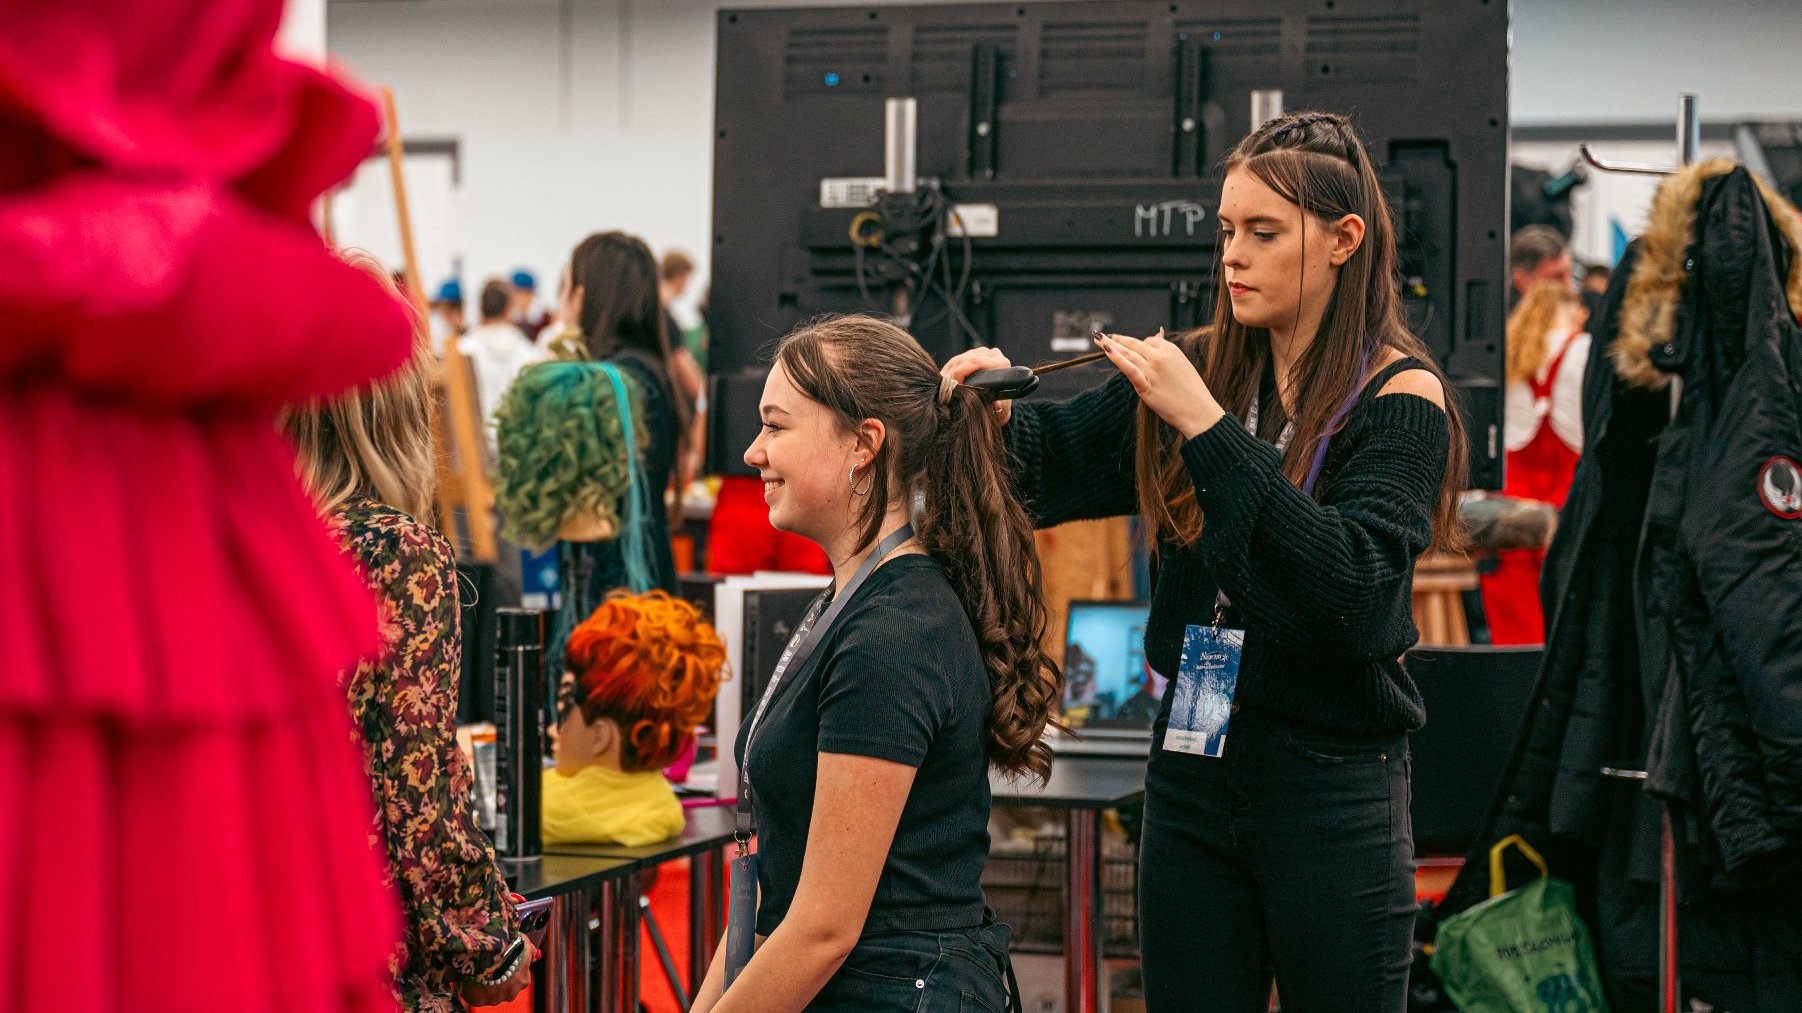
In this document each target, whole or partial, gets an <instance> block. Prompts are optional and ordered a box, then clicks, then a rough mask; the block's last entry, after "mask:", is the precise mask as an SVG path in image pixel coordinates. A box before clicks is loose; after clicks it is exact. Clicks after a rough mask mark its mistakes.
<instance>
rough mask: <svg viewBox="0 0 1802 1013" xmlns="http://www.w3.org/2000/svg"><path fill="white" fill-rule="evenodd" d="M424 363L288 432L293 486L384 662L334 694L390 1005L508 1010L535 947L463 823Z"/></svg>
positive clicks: (450, 607)
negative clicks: (374, 613) (371, 850)
mask: <svg viewBox="0 0 1802 1013" xmlns="http://www.w3.org/2000/svg"><path fill="white" fill-rule="evenodd" d="M365 266H367V267H368V268H369V269H370V270H371V271H372V273H376V274H378V275H379V274H380V272H381V269H380V266H379V265H376V264H374V262H373V261H370V262H368V264H366V265H365ZM397 295H398V293H397ZM422 333H423V332H422ZM430 363H431V352H430V350H429V348H428V346H426V344H425V342H424V339H423V338H419V339H418V340H417V342H416V352H415V357H414V359H413V361H412V362H411V363H410V364H409V365H408V366H406V367H405V368H403V369H402V370H401V371H400V372H399V373H397V374H396V375H394V376H393V377H390V378H388V379H387V380H385V381H383V382H381V383H379V384H377V385H375V386H374V387H370V388H364V389H362V390H359V391H356V392H353V393H351V394H348V395H345V396H344V397H341V398H339V399H337V400H335V401H332V402H329V403H326V404H312V405H307V406H304V407H302V408H299V409H297V410H295V411H293V412H291V413H289V414H288V415H287V416H286V418H285V419H284V428H285V430H286V431H287V433H288V436H289V438H290V439H292V440H293V441H294V444H295V446H296V448H297V449H298V450H299V454H300V461H299V465H300V474H301V480H302V482H303V483H304V484H305V485H306V487H307V489H308V491H309V492H310V493H312V495H313V498H314V500H315V501H316V502H317V503H318V504H319V505H320V508H321V510H322V511H323V512H324V513H325V515H326V524H327V527H328V528H329V529H330V530H331V532H332V534H333V535H335V536H336V537H337V539H338V541H339V543H340V544H341V545H342V546H343V547H344V550H345V552H346V553H348V554H349V555H350V556H351V557H352V558H353V559H354V560H355V561H356V563H357V565H358V568H359V569H360V570H361V572H362V573H363V575H364V577H365V579H366V580H367V581H368V584H369V586H370V588H371V589H372V590H373V591H374V592H375V594H376V598H377V607H378V609H379V611H380V614H381V634H382V645H383V646H382V650H381V652H380V654H379V655H378V656H376V657H373V658H370V659H367V660H365V661H363V662H362V663H361V664H359V665H358V666H357V667H356V669H355V670H354V671H351V672H349V673H347V675H346V680H345V690H346V693H347V694H348V696H349V698H350V710H351V717H352V718H353V720H354V721H355V723H356V726H357V731H358V733H359V734H358V735H357V740H358V742H359V743H360V744H361V746H362V748H363V754H364V761H365V766H366V767H367V769H368V773H369V777H370V781H371V784H372V787H373V789H374V792H375V809H376V812H375V817H374V822H373V825H372V827H371V834H370V836H371V841H372V843H376V844H379V845H380V846H381V848H382V849H383V851H384V852H385V856H386V858H387V860H388V873H389V878H390V882H391V884H392V886H393V887H394V889H395V890H396V892H397V893H398V894H399V895H400V900H401V905H402V908H403V911H404V914H405V919H406V933H405V937H404V939H403V941H402V942H401V944H400V946H399V948H398V949H397V950H396V951H395V953H394V954H393V957H392V960H391V970H392V971H393V972H394V976H395V989H396V998H397V1000H398V1001H399V1002H400V1004H401V1007H402V1008H403V1009H405V1010H409V1011H415V1010H417V1011H426V1013H451V1011H453V1010H455V1009H456V1008H457V1006H456V1001H455V1000H456V997H458V996H461V997H462V998H463V999H465V1000H467V1001H468V1002H469V1003H470V1005H473V1006H483V1005H491V1004H494V1003H498V1002H504V1001H506V1000H508V999H511V998H512V997H513V996H514V995H516V994H518V993H519V992H520V991H521V990H522V989H523V988H524V987H525V986H526V984H527V983H528V982H529V981H530V980H531V972H530V966H529V965H530V958H531V955H532V954H531V952H530V951H531V947H530V943H526V944H524V946H523V948H522V947H516V946H514V943H515V941H516V940H517V939H518V937H519V924H518V918H517V916H516V914H515V912H514V909H513V903H512V900H511V899H510V896H509V894H508V891H507V884H506V881H505V880H504V879H503V878H502V877H501V874H500V872H499V870H498V869H496V867H495V864H494V849H493V847H492V846H491V845H490V844H489V841H488V838H487V837H486V836H485V835H483V833H482V832H481V830H480V829H478V828H477V827H476V824H475V820H474V819H473V817H472V815H471V813H470V809H469V799H470V769H469V764H468V761H467V760H466V759H465V758H464V755H463V753H462V751H461V750H460V749H459V748H458V746H457V742H456V716H457V677H458V663H459V659H460V657H461V642H462V635H461V631H460V629H459V626H458V613H457V571H456V566H455V564H454V562H453V560H452V556H451V548H450V545H449V544H448V543H447V542H446V541H445V540H444V538H443V536H441V535H440V534H438V532H436V531H434V530H432V529H431V528H429V527H427V526H426V525H424V524H422V523H420V522H419V521H417V520H415V519H414V518H415V517H418V516H424V515H425V514H426V513H427V511H429V510H430V508H431V502H432V501H431V495H432V488H433V481H434V477H435V473H434V458H433V452H432V437H431V425H430V406H431V387H430V382H429V380H428V376H429V372H428V369H429V365H430ZM522 949H523V951H524V954H525V955H524V956H523V957H521V958H520V959H517V960H515V959H513V957H512V954H515V953H519V952H521V951H522Z"/></svg>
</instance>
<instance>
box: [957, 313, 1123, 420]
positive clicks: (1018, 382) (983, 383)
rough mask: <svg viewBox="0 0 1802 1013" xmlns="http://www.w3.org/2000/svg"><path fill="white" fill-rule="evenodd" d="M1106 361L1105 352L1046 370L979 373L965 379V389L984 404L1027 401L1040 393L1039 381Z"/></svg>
mask: <svg viewBox="0 0 1802 1013" xmlns="http://www.w3.org/2000/svg"><path fill="white" fill-rule="evenodd" d="M1101 336H1102V332H1101V331H1100V330H1097V331H1096V332H1095V337H1098V338H1099V337H1101ZM1105 358H1107V353H1106V352H1090V353H1089V354H1087V355H1079V356H1077V357H1076V358H1074V359H1065V360H1063V361H1062V362H1048V363H1046V364H1045V365H1043V366H1033V367H1031V368H1028V367H1026V366H1009V367H1007V368H1006V369H979V370H977V371H976V372H974V373H971V374H970V375H969V376H966V377H964V382H963V384H962V386H965V387H968V388H970V389H971V390H974V391H975V392H976V396H977V397H979V398H981V399H982V400H983V403H984V404H989V403H993V402H995V401H1014V400H1018V399H1019V398H1023V397H1026V396H1027V395H1029V394H1031V393H1032V392H1033V391H1035V390H1038V389H1039V377H1040V376H1043V375H1044V374H1046V373H1055V372H1057V371H1058V370H1060V369H1070V368H1073V367H1075V366H1086V365H1088V364H1089V363H1091V362H1098V361H1100V360H1102V359H1105Z"/></svg>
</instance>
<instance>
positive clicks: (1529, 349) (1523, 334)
mask: <svg viewBox="0 0 1802 1013" xmlns="http://www.w3.org/2000/svg"><path fill="white" fill-rule="evenodd" d="M1581 305H1582V301H1581V300H1580V299H1578V298H1577V293H1575V292H1573V291H1571V287H1570V286H1569V285H1566V284H1564V283H1563V282H1558V281H1542V282H1539V283H1538V284H1536V285H1534V286H1533V287H1532V288H1529V289H1527V294H1526V295H1523V296H1521V298H1520V302H1519V303H1518V304H1516V305H1515V307H1514V312H1512V313H1510V314H1508V331H1507V342H1508V381H1509V382H1510V383H1527V382H1529V381H1531V380H1532V379H1533V376H1534V374H1536V373H1538V372H1539V367H1541V366H1543V365H1545V353H1546V347H1547V345H1548V343H1549V342H1550V340H1551V336H1552V331H1553V330H1554V329H1555V328H1557V327H1558V326H1559V323H1558V322H1559V319H1560V318H1561V317H1562V316H1563V315H1564V314H1566V313H1568V312H1570V311H1572V310H1575V309H1577V308H1578V307H1580V306H1581Z"/></svg>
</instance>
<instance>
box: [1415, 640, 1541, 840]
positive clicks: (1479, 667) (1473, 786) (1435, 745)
mask: <svg viewBox="0 0 1802 1013" xmlns="http://www.w3.org/2000/svg"><path fill="white" fill-rule="evenodd" d="M1544 654H1545V651H1544V649H1543V648H1539V647H1458V648H1434V649H1431V650H1418V651H1411V652H1409V654H1408V662H1407V663H1408V673H1409V674H1410V675H1412V676H1413V677H1414V683H1415V685H1417V686H1419V687H1420V696H1421V699H1422V700H1424V701H1425V703H1426V708H1427V724H1426V727H1425V728H1422V729H1421V730H1420V731H1418V732H1415V733H1414V734H1413V735H1411V736H1409V737H1408V751H1409V752H1410V753H1411V754H1412V755H1413V762H1414V804H1413V807H1412V812H1413V815H1414V850H1415V853H1416V854H1418V855H1422V856H1446V857H1454V856H1455V857H1458V858H1462V857H1464V854H1465V853H1466V852H1467V851H1469V850H1470V845H1471V842H1472V841H1474V840H1475V839H1476V836H1477V834H1478V832H1480V831H1481V830H1482V828H1483V817H1484V816H1485V815H1486V814H1487V812H1488V809H1489V803H1490V801H1491V800H1492V799H1494V797H1495V790H1496V786H1497V785H1499V784H1500V783H1501V780H1502V773H1503V772H1504V771H1505V770H1506V769H1507V766H1508V758H1509V757H1510V756H1511V755H1512V754H1513V751H1514V743H1515V740H1516V739H1517V738H1519V736H1520V729H1521V723H1522V722H1523V721H1525V720H1526V716H1527V707H1528V704H1529V703H1530V702H1531V699H1532V696H1533V685H1534V681H1535V680H1536V679H1538V677H1539V663H1540V659H1541V658H1542V656H1543V655H1544Z"/></svg>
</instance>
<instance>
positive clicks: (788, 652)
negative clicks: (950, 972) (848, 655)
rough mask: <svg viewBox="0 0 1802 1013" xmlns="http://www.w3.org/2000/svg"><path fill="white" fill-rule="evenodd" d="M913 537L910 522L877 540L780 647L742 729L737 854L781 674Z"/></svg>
mask: <svg viewBox="0 0 1802 1013" xmlns="http://www.w3.org/2000/svg"><path fill="white" fill-rule="evenodd" d="M913 536H914V529H913V525H911V524H903V525H901V527H900V528H899V529H898V530H897V531H895V532H894V533H893V534H891V535H889V536H888V537H887V538H884V539H883V540H882V541H881V542H879V543H877V545H876V548H875V549H873V550H872V551H871V552H870V555H869V557H868V558H867V559H865V560H864V561H863V565H861V566H859V567H858V568H857V572H856V573H855V574H853V575H852V577H851V580H850V581H849V582H848V583H846V584H845V586H844V587H843V588H842V589H839V590H838V591H837V593H834V589H832V588H827V589H826V590H824V591H821V592H820V596H819V597H818V598H815V599H814V600H813V604H812V605H811V606H809V607H808V609H807V618H805V619H803V620H801V625H800V627H798V628H797V629H796V630H795V635H794V636H792V637H790V638H789V639H788V646H787V647H785V648H783V649H782V657H781V658H780V659H778V660H777V662H776V670H775V671H774V672H771V673H770V681H769V685H767V686H765V687H764V689H763V696H762V697H761V698H759V699H758V701H757V710H756V711H754V712H752V714H751V723H750V725H749V726H748V727H747V728H746V730H745V755H744V758H743V759H742V760H741V761H740V763H739V765H738V818H737V820H736V826H735V831H736V832H735V833H734V835H733V836H735V837H736V838H737V839H738V851H739V854H741V855H742V854H744V853H745V850H746V849H747V848H748V847H749V846H750V843H751V835H752V834H755V833H756V832H757V816H756V814H755V813H754V812H753V811H752V809H751V743H752V742H753V741H754V740H755V739H756V738H757V726H758V725H759V724H761V723H762V722H763V712H764V710H765V709H767V708H768V707H769V705H770V701H771V700H774V699H775V698H776V691H777V689H779V688H780V687H781V685H782V677H783V675H785V674H786V673H787V672H788V670H789V669H790V668H791V667H793V668H800V667H801V665H802V664H804V663H805V662H806V661H807V656H808V655H810V654H812V653H813V649H814V648H815V647H817V646H819V643H820V638H822V637H824V636H825V635H826V631H827V630H829V629H831V628H832V622H833V620H835V619H837V618H838V614H839V613H840V612H843V611H844V609H845V603H846V602H849V601H850V600H851V596H852V595H854V594H856V593H857V589H858V588H859V587H860V586H862V584H863V582H864V578H866V577H868V576H869V575H870V574H871V573H874V572H875V570H876V567H878V566H881V565H882V561H883V560H884V559H886V558H888V555H889V553H891V552H894V551H895V550H896V549H898V548H900V547H901V546H902V545H903V544H904V543H905V542H906V541H907V540H908V539H910V538H912V537H913ZM828 599H830V600H831V603H832V604H831V605H830V606H828V605H827V604H826V603H827V600H828ZM822 609H824V610H825V614H824V615H822V614H821V610H822Z"/></svg>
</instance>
